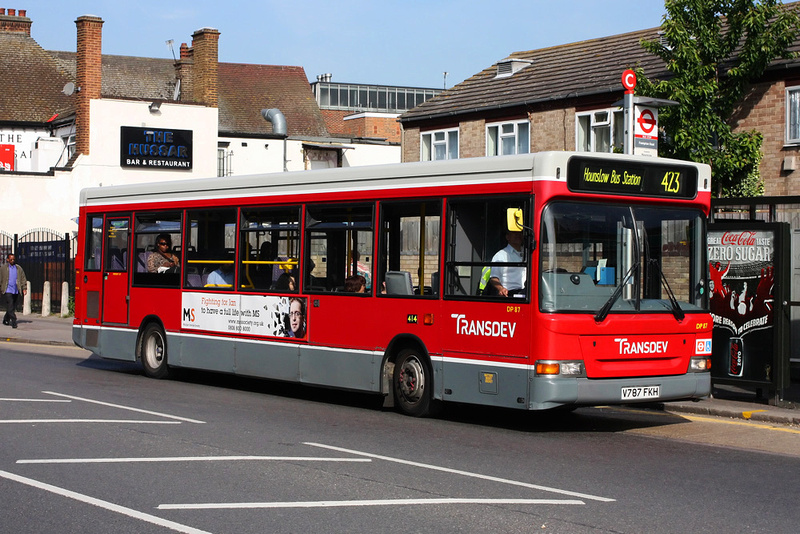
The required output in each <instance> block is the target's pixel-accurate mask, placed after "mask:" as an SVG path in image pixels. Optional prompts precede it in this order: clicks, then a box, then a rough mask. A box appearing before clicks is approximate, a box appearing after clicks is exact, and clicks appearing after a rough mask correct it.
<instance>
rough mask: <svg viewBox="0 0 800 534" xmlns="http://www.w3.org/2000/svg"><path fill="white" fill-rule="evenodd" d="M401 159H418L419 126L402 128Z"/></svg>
mask: <svg viewBox="0 0 800 534" xmlns="http://www.w3.org/2000/svg"><path fill="white" fill-rule="evenodd" d="M401 135H402V156H401V157H402V160H401V161H403V162H407V161H419V128H403V131H402V134H401Z"/></svg>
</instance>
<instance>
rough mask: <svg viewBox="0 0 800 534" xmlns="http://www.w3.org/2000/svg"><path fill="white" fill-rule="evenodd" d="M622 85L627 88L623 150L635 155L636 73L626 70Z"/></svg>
mask: <svg viewBox="0 0 800 534" xmlns="http://www.w3.org/2000/svg"><path fill="white" fill-rule="evenodd" d="M622 86H623V87H624V88H625V96H624V97H623V100H622V109H623V118H624V120H625V142H624V146H623V151H624V153H625V154H628V155H633V136H634V134H633V125H634V123H633V119H634V117H633V116H634V109H633V106H634V102H633V90H634V88H635V87H636V73H635V72H633V71H632V70H630V69H627V70H625V72H623V73H622Z"/></svg>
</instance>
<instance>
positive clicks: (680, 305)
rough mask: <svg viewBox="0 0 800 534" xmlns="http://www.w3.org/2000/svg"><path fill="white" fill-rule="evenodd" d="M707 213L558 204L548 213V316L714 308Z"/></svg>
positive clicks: (544, 283) (544, 244)
mask: <svg viewBox="0 0 800 534" xmlns="http://www.w3.org/2000/svg"><path fill="white" fill-rule="evenodd" d="M704 233H705V218H704V216H703V213H702V212H701V211H700V210H696V209H683V208H674V207H673V208H668V209H666V208H655V207H652V206H627V205H621V204H618V205H615V204H590V203H582V202H553V203H551V204H549V205H548V206H547V207H546V208H545V210H544V212H543V214H542V225H541V239H540V247H541V248H540V258H541V271H540V272H541V278H540V284H539V305H540V308H541V310H542V311H545V312H582V313H592V314H594V315H595V319H596V320H597V321H598V322H600V321H603V320H604V319H605V317H606V316H607V315H608V314H613V313H626V312H647V313H672V314H673V315H675V317H676V318H678V319H681V318H682V317H683V313H684V312H697V311H706V310H707V309H708V300H707V291H706V290H705V275H704V272H705V271H704V269H703V267H704V265H705V250H704V248H703V242H704V241H703V236H704Z"/></svg>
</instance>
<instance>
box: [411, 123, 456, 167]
mask: <svg viewBox="0 0 800 534" xmlns="http://www.w3.org/2000/svg"><path fill="white" fill-rule="evenodd" d="M421 137H422V142H421V143H420V151H421V154H420V160H421V161H434V160H442V159H458V129H457V128H454V129H452V130H439V131H437V132H425V133H423V134H422V135H421Z"/></svg>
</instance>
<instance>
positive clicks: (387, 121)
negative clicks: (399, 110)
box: [348, 117, 400, 143]
mask: <svg viewBox="0 0 800 534" xmlns="http://www.w3.org/2000/svg"><path fill="white" fill-rule="evenodd" d="M354 120H361V119H354ZM348 122H349V121H348ZM364 122H365V125H364V132H365V133H364V135H363V136H362V137H378V138H380V139H386V140H387V141H389V142H390V143H399V142H400V123H399V122H397V119H395V118H393V117H366V118H365V119H364Z"/></svg>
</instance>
